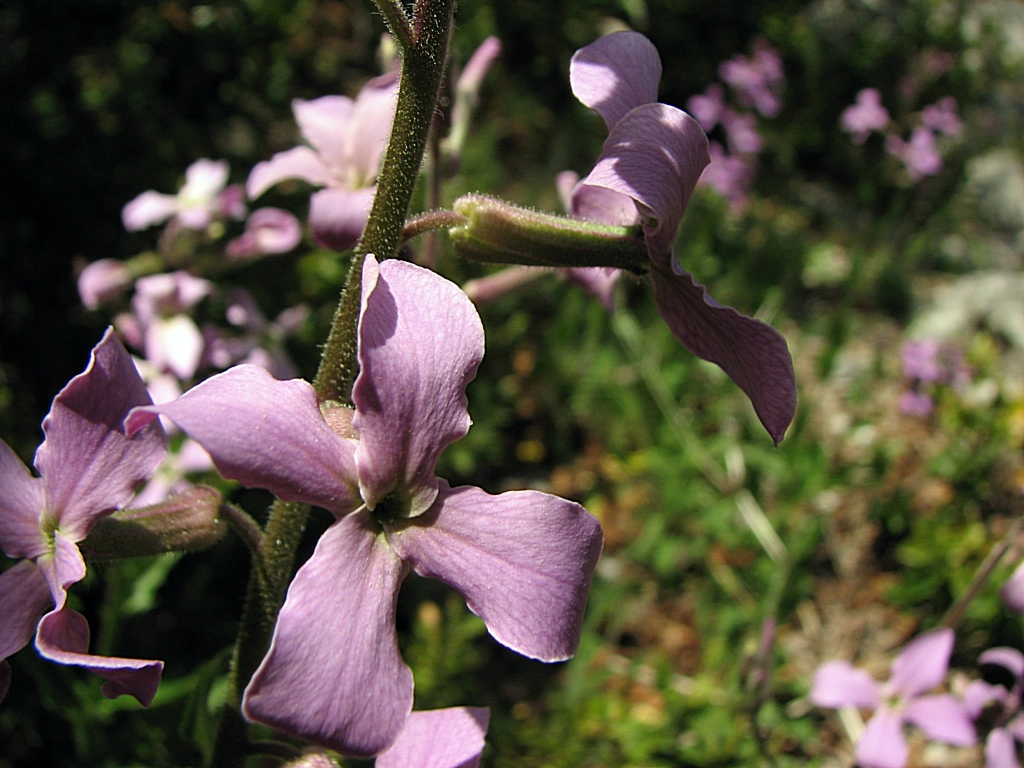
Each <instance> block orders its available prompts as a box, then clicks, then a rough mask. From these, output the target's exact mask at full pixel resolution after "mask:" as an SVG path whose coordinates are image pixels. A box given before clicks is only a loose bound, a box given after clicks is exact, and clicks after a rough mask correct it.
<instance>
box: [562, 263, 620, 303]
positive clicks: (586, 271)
mask: <svg viewBox="0 0 1024 768" xmlns="http://www.w3.org/2000/svg"><path fill="white" fill-rule="evenodd" d="M565 275H566V277H568V278H569V280H570V281H572V282H574V283H577V284H578V285H581V286H583V288H584V290H586V291H587V292H589V293H592V294H593V295H594V296H596V297H597V298H598V299H600V300H601V303H602V304H604V308H605V309H607V310H608V311H609V312H611V311H612V309H614V307H615V304H614V298H615V286H616V285H618V283H619V278H620V277H621V276H622V272H621V270H618V269H613V268H611V267H570V268H569V269H567V270H565Z"/></svg>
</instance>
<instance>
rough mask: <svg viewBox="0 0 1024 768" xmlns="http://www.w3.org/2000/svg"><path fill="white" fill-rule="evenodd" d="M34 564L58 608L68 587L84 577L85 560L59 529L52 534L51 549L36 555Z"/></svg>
mask: <svg viewBox="0 0 1024 768" xmlns="http://www.w3.org/2000/svg"><path fill="white" fill-rule="evenodd" d="M36 566H37V567H38V568H39V572H40V573H42V574H43V577H44V578H45V579H46V583H47V585H48V586H49V588H50V595H51V597H53V602H54V604H55V605H56V607H57V608H58V609H60V608H63V607H64V602H65V601H66V600H67V597H68V593H67V589H68V587H70V586H71V585H72V584H75V583H77V582H79V581H81V580H82V579H84V578H85V560H84V559H83V558H82V553H81V552H80V551H79V549H78V545H77V544H75V542H73V541H71V539H69V538H68V537H67V536H64V535H63V534H62V533H61V532H60V531H59V530H58V531H54V534H53V550H52V551H51V552H47V553H46V554H45V555H41V556H40V557H38V558H37V559H36Z"/></svg>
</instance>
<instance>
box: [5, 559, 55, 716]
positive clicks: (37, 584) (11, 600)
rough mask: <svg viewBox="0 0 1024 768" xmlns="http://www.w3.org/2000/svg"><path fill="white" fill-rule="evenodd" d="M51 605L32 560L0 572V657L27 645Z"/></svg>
mask: <svg viewBox="0 0 1024 768" xmlns="http://www.w3.org/2000/svg"><path fill="white" fill-rule="evenodd" d="M52 606H53V599H52V598H51V597H50V589H49V587H47V585H46V579H45V578H43V574H42V573H40V572H39V569H38V568H36V566H35V563H33V562H31V561H29V560H22V561H21V562H20V563H18V564H17V565H15V566H13V567H12V568H8V569H7V570H6V571H4V572H3V573H0V616H3V617H4V620H3V621H2V622H0V659H6V658H7V657H8V656H10V655H12V654H15V653H17V652H18V651H20V650H21V649H22V648H24V647H25V646H26V645H28V641H29V640H31V639H32V635H34V634H35V632H36V625H37V624H38V623H39V620H40V619H41V618H42V617H43V615H44V614H45V613H46V612H47V611H48V610H50V608H51V607H52ZM0 698H3V696H2V694H0Z"/></svg>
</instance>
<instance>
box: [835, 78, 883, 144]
mask: <svg viewBox="0 0 1024 768" xmlns="http://www.w3.org/2000/svg"><path fill="white" fill-rule="evenodd" d="M891 120H892V118H890V117H889V111H888V110H887V109H886V108H885V107H883V106H882V95H881V94H880V93H879V92H878V91H877V90H876V89H874V88H865V89H863V90H862V91H860V92H859V93H858V94H857V103H856V104H853V105H852V106H849V107H847V108H846V109H845V110H844V111H843V114H842V115H840V116H839V125H840V126H842V129H843V130H844V131H846V132H847V133H850V134H852V135H853V141H854V143H855V144H863V143H864V142H865V141H867V138H868V136H869V135H870V134H871V132H872V131H884V130H885V129H886V128H887V127H888V126H889V123H890V122H891Z"/></svg>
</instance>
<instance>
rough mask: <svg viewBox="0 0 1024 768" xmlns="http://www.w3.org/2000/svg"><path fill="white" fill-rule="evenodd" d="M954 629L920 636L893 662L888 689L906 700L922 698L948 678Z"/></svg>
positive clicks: (908, 644) (934, 631)
mask: <svg viewBox="0 0 1024 768" xmlns="http://www.w3.org/2000/svg"><path fill="white" fill-rule="evenodd" d="M953 640H954V635H953V630H952V629H949V628H948V627H943V628H942V629H934V630H932V631H931V632H925V633H924V634H922V635H918V636H917V637H916V638H914V639H913V640H911V641H910V642H909V643H907V644H906V646H904V648H903V650H902V651H900V654H899V656H897V657H896V660H895V661H893V663H892V677H890V678H889V682H888V683H887V684H886V687H887V688H888V689H889V690H891V691H893V692H894V693H897V694H899V695H901V696H903V697H906V698H909V697H911V696H919V695H920V694H922V693H924V692H925V691H929V690H931V689H932V688H934V687H935V686H937V685H938V684H939V683H941V682H942V681H943V679H945V677H946V670H948V669H949V657H950V655H951V654H952V653H953Z"/></svg>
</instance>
